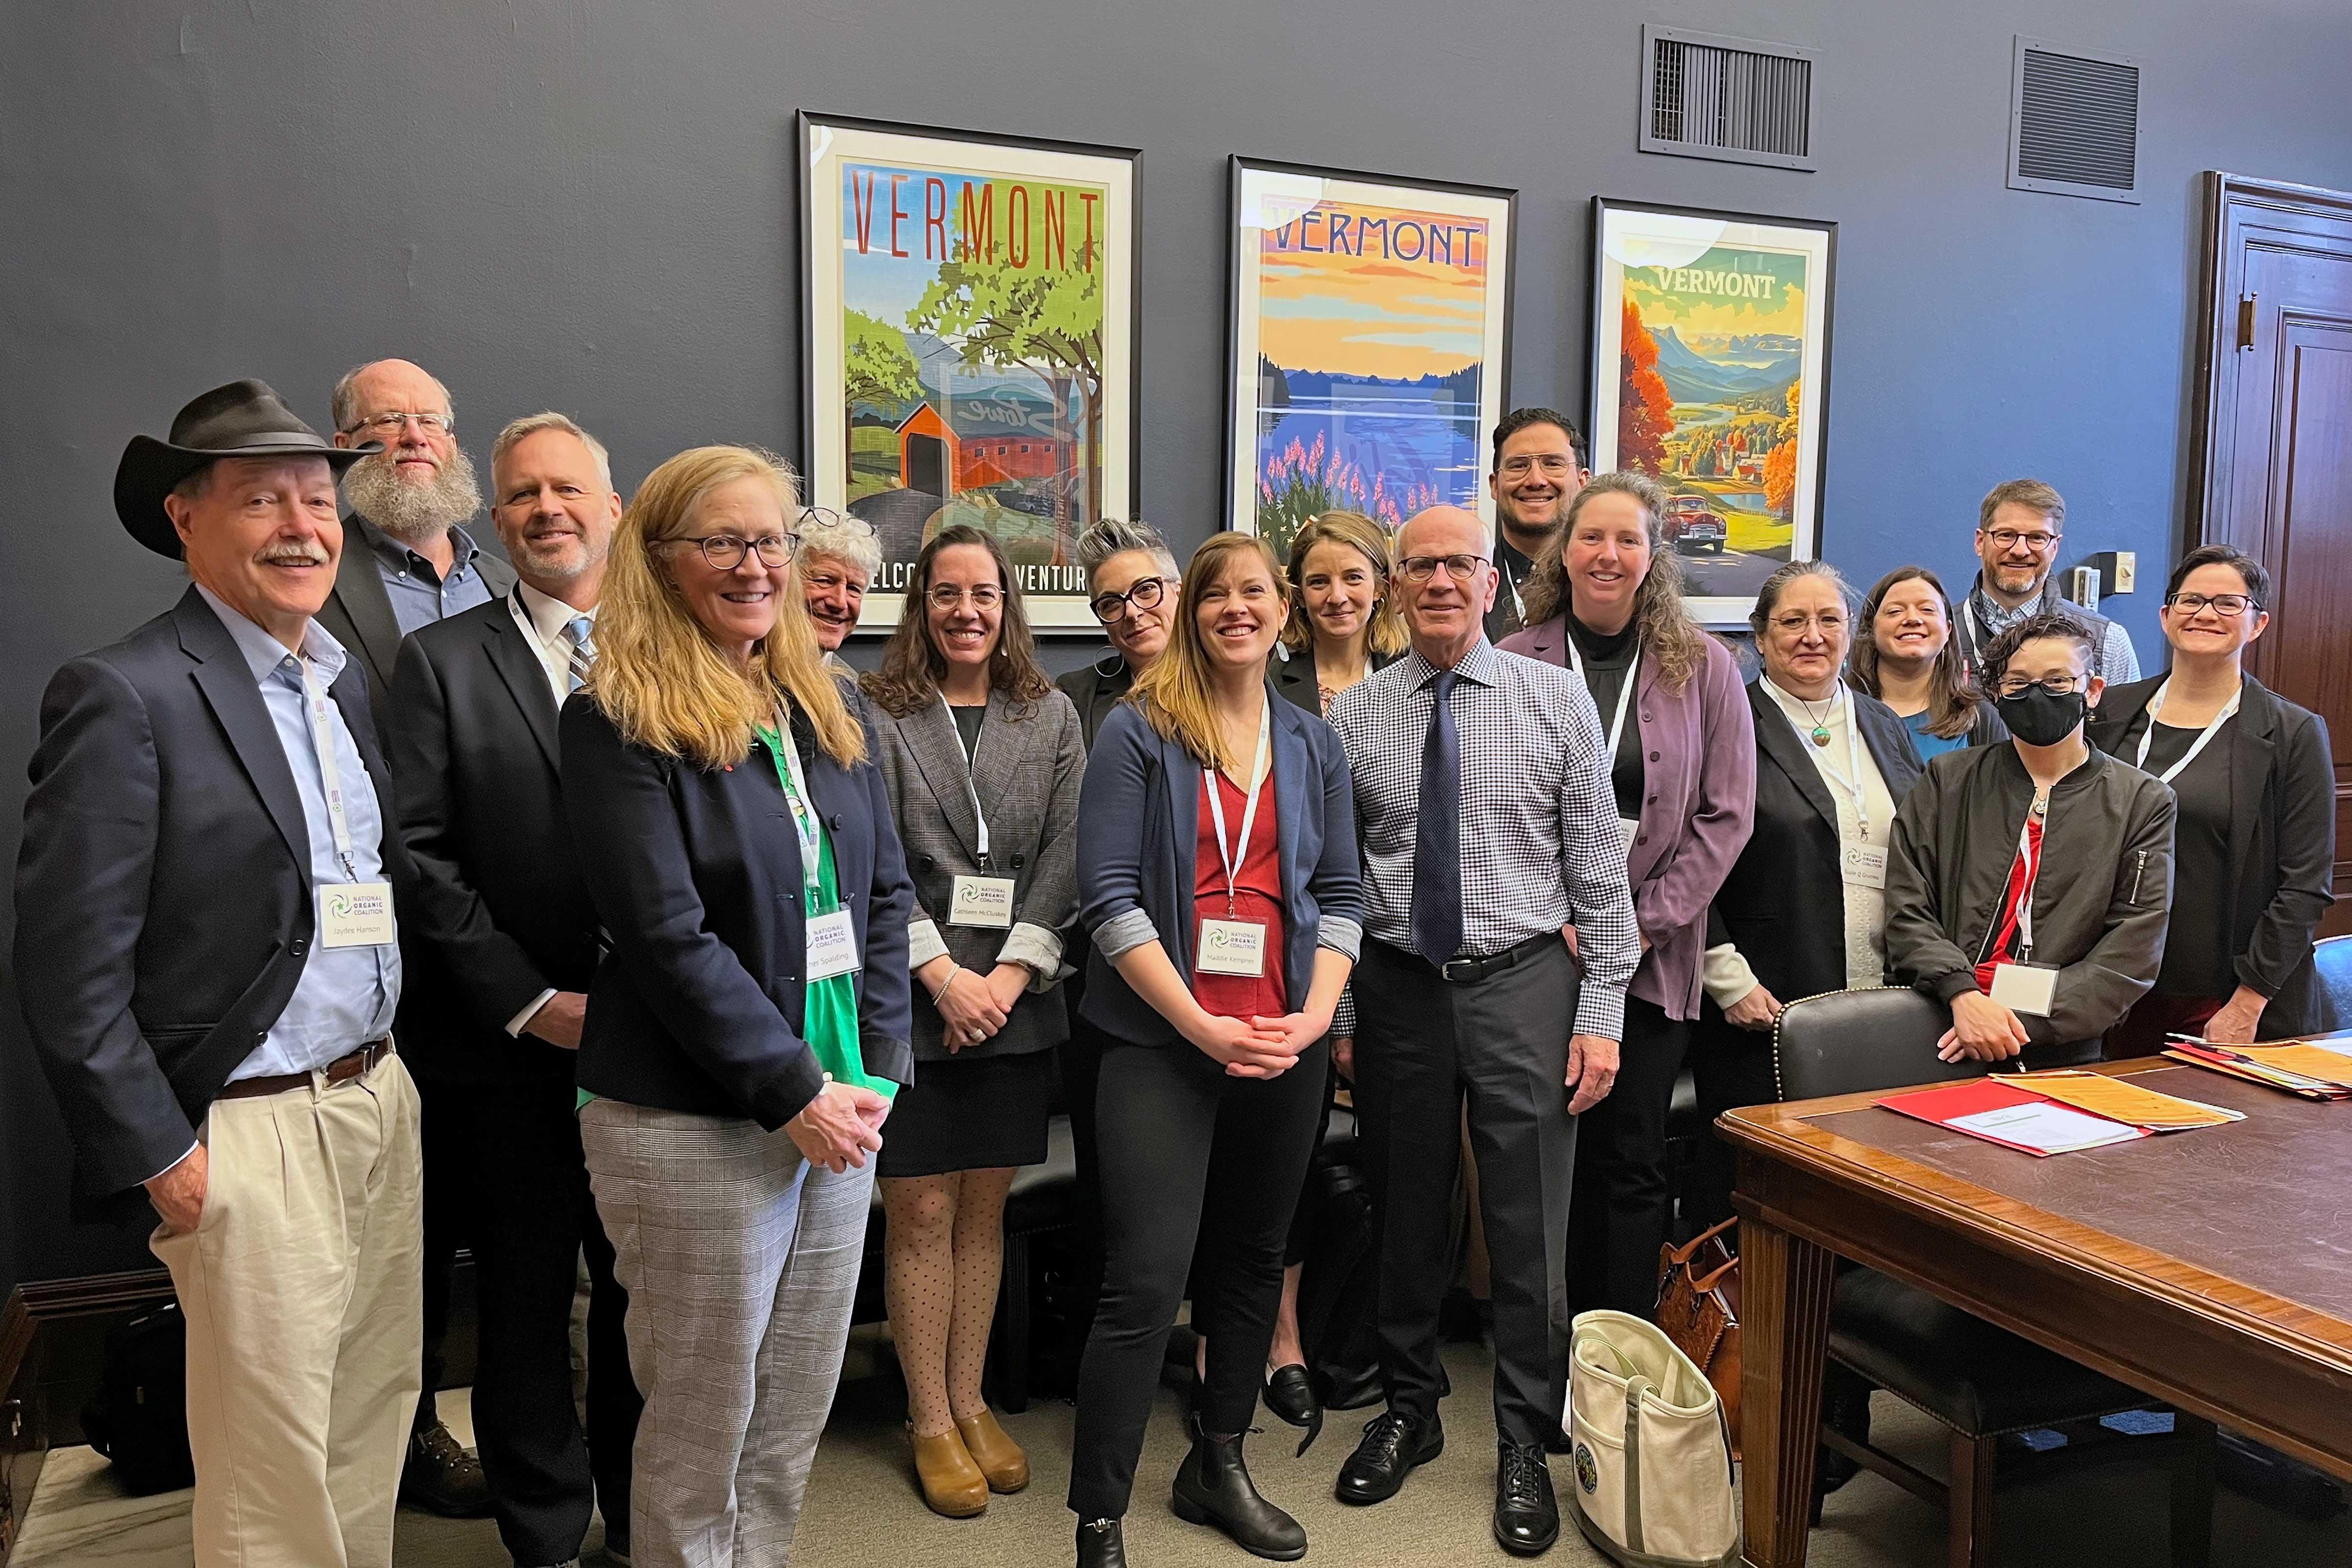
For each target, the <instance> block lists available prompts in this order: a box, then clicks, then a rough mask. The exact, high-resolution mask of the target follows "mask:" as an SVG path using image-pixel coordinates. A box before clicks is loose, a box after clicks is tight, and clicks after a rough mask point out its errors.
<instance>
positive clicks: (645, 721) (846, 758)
mask: <svg viewBox="0 0 2352 1568" xmlns="http://www.w3.org/2000/svg"><path fill="white" fill-rule="evenodd" d="M737 479H761V480H764V481H765V482H766V483H768V484H769V485H770V486H772V488H773V489H774V490H775V492H776V500H777V503H778V504H779V506H780V507H781V508H782V511H783V514H784V516H785V517H786V518H788V519H789V518H791V517H792V516H793V515H794V514H795V513H796V512H797V511H798V510H800V508H799V499H798V489H799V484H798V480H797V479H796V477H795V476H794V475H793V470H792V468H790V467H789V466H788V465H787V464H786V463H785V462H784V461H783V459H782V458H778V457H776V456H775V455H774V454H773V453H770V452H763V451H761V450H760V449H759V448H758V447H693V448H692V449H690V450H688V451H684V452H680V453H679V454H678V455H677V457H675V458H671V459H669V461H667V462H666V463H664V464H663V465H662V466H661V467H659V468H656V469H655V470H654V471H653V472H652V473H650V474H648V475H646V482H645V483H644V484H643V485H642V486H640V487H639V488H638V489H637V493H636V496H635V499H634V500H631V501H630V502H629V506H628V510H626V511H625V512H624V513H622V515H621V526H620V528H619V529H618V530H617V531H615V532H614V536H613V554H612V558H611V561H610V563H609V564H608V565H607V566H606V568H605V573H604V597H603V601H602V605H601V607H600V608H599V609H598V610H597V612H596V649H597V653H596V672H595V674H594V676H593V678H591V679H590V681H589V683H588V691H589V694H590V695H591V696H592V697H593V699H594V700H595V702H596V705H597V706H598V707H599V708H601V709H603V710H604V713H605V716H606V717H608V718H610V719H611V720H612V721H613V722H614V725H615V726H617V727H618V728H619V730H620V731H621V734H622V737H623V738H624V739H625V740H626V741H628V742H630V743H631V744H633V745H639V746H644V747H646V749H647V750H649V751H655V752H661V753H662V754H663V755H665V756H671V757H682V758H685V759H686V760H688V761H689V762H692V763H695V764H696V765H698V766H699V767H704V768H716V767H732V766H733V765H734V764H735V763H740V762H741V761H742V760H743V759H744V758H745V757H747V756H749V755H750V754H751V738H752V734H753V731H756V730H758V729H759V728H761V727H762V726H765V725H768V724H773V723H776V722H778V713H777V710H778V709H779V707H780V706H781V705H782V704H781V703H780V700H782V702H788V703H789V704H790V706H791V707H792V708H796V709H798V710H800V711H801V713H802V714H803V715H804V716H806V718H807V719H808V721H809V724H810V726H811V727H812V728H813V729H814V731H816V742H817V744H818V745H819V746H820V747H822V748H823V749H824V752H825V753H826V754H827V755H828V756H830V757H832V758H833V760H834V761H835V762H836V763H840V764H841V765H842V766H843V767H853V766H855V765H856V764H857V763H861V762H863V761H865V759H866V731H865V729H864V727H863V726H862V725H860V724H859V723H858V721H856V719H854V718H852V717H851V716H850V713H849V709H848V707H847V705H846V704H845V703H844V702H843V701H842V696H841V688H840V687H839V686H837V685H836V684H835V681H834V678H833V676H832V675H831V674H830V673H829V672H828V671H827V670H826V669H825V668H824V665H823V664H822V663H821V662H819V657H820V656H819V654H818V651H817V646H816V634H815V633H814V631H812V630H811V629H810V627H809V624H808V617H807V615H806V613H805V612H804V611H803V609H802V607H801V596H800V594H799V593H798V592H797V590H796V589H795V590H793V591H789V592H786V593H783V594H780V595H777V607H776V626H775V630H774V631H773V632H772V633H771V634H770V635H769V636H768V637H764V638H762V639H761V642H760V643H759V644H758V645H757V646H756V647H755V649H754V652H753V661H752V668H753V670H754V671H755V673H754V674H752V675H751V676H748V677H747V676H746V674H745V672H744V671H743V670H742V669H741V668H739V667H738V666H737V665H736V664H735V663H734V661H733V660H731V659H730V658H728V656H727V655H726V654H725V653H724V652H722V651H721V650H720V648H719V645H718V644H717V643H716V642H714V641H712V640H711V637H710V634H709V633H708V632H706V631H704V630H703V629H702V626H701V624H700V623H699V622H698V621H696V620H695V618H694V616H693V615H692V614H691V613H690V612H688V609H687V607H686V600H685V598H684V596H683V595H680V594H679V592H678V588H677V582H676V581H675V580H674V579H673V578H672V577H671V575H670V574H669V571H668V568H667V564H666V563H663V562H661V561H659V560H657V559H656V552H658V551H660V550H662V549H663V548H664V547H665V546H667V544H668V543H669V542H671V541H673V540H677V539H682V538H684V537H685V535H686V531H687V529H688V526H689V525H691V524H692V522H693V521H694V516H695V513H696V511H697V510H698V509H699V508H700V507H701V504H702V500H703V498H704V497H705V496H707V495H709V493H710V491H711V490H712V489H715V488H716V487H718V486H719V485H723V484H729V483H731V482H732V481H734V480H737Z"/></svg>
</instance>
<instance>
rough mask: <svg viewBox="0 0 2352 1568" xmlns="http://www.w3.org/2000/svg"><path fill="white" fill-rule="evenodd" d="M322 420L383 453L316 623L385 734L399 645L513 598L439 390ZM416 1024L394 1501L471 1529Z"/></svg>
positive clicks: (484, 1495) (456, 1088) (444, 1231)
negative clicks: (474, 530)
mask: <svg viewBox="0 0 2352 1568" xmlns="http://www.w3.org/2000/svg"><path fill="white" fill-rule="evenodd" d="M333 414H334V420H335V445H336V446H338V447H363V446H367V445H369V444H371V443H381V444H382V446H383V450H382V451H380V452H377V453H375V454H373V456H370V457H365V458H361V459H360V460H359V461H358V462H356V463H353V464H352V466H351V468H350V469H349V471H347V472H346V473H345V474H344V475H343V502H344V504H345V506H347V507H348V508H349V509H350V515H349V516H348V517H347V518H346V519H345V520H344V522H343V555H342V561H341V565H340V566H339V567H338V568H337V570H336V574H335V586H334V589H333V591H332V592H331V593H330V594H329V595H327V602H326V604H325V605H323V606H322V607H321V608H320V611H319V616H318V618H319V624H320V626H324V627H326V628H327V630H328V632H329V633H330V634H331V635H332V636H333V637H334V638H335V640H336V641H337V642H340V643H341V644H342V646H343V647H347V648H349V649H351V650H352V652H353V653H354V654H356V655H357V656H358V658H359V659H360V661H361V663H362V664H363V665H365V666H366V668H367V675H368V681H367V686H368V704H369V706H370V707H371V708H373V710H374V713H375V723H376V729H377V731H379V732H383V733H389V732H390V731H391V728H392V724H393V717H392V674H393V668H394V664H395V663H396V662H397V661H398V658H399V654H400V639H401V638H403V637H406V636H407V635H408V634H409V633H410V632H413V631H415V630H416V629H417V628H418V627H419V626H431V625H433V624H434V623H435V622H436V621H439V620H443V619H446V617H448V616H454V615H457V613H459V612H460V611H463V610H470V609H472V608H473V607H474V606H475V605H483V604H488V603H489V602H490V601H491V600H493V599H499V598H503V597H505V596H506V595H508V594H509V593H510V592H511V591H512V590H513V588H514V584H515V574H514V569H513V568H512V567H510V566H509V565H508V564H507V563H505V562H504V561H501V560H499V558H498V557H497V556H495V555H486V554H484V553H482V552H481V549H480V547H479V546H478V545H477V544H475V542H474V540H473V537H472V535H470V534H468V533H467V531H466V530H465V528H464V526H463V525H464V524H465V522H466V521H467V520H468V519H470V518H471V517H473V516H474V514H475V513H477V512H478V511H480V510H482V491H481V488H480V486H478V484H476V483H475V480H474V465H473V463H472V462H471V461H470V460H468V459H467V457H466V454H465V453H464V452H463V451H461V450H459V449H458V447H457V424H456V419H455V417H454V416H453V415H452V414H451V412H450V406H449V390H448V388H446V387H445V386H443V385H442V384H440V383H439V382H438V381H436V380H435V379H434V378H433V377H432V376H430V375H428V374H425V372H424V371H423V370H422V369H420V368H419V367H417V366H415V365H413V364H411V363H408V362H407V361H406V360H404V359H384V360H375V361H373V362H371V363H367V364H363V365H361V366H360V367H359V368H358V369H356V370H353V371H352V372H351V373H350V374H346V375H345V376H344V377H343V379H342V380H341V381H339V382H337V383H336V384H335V394H334V405H333ZM412 1003H414V999H413V998H412ZM413 1012H414V1006H412V1013H413ZM420 1022H421V1020H420V1019H419V1018H418V1017H416V1016H411V1015H410V1014H404V1015H403V1016H402V1017H401V1019H400V1020H399V1024H398V1032H399V1033H401V1034H403V1035H405V1036H408V1037H410V1038H409V1042H408V1043H409V1044H411V1045H412V1046H414V1047H419V1048H420V1049H421V1054H420V1055H419V1056H418V1058H417V1060H416V1062H415V1064H413V1065H414V1067H415V1078H416V1080H417V1090H418V1095H419V1098H420V1099H421V1100H423V1101H424V1118H423V1135H424V1146H425V1342H424V1352H425V1362H424V1375H425V1388H424V1393H423V1394H422V1396H421V1397H419V1398H418V1400H417V1402H416V1424H415V1431H414V1433H413V1435H412V1436H411V1438H410V1441H409V1448H408V1463H407V1467H406V1468H405V1469H404V1470H403V1471H402V1473H401V1479H400V1499H401V1500H402V1501H403V1502H406V1503H413V1504H415V1505H416V1506H418V1507H420V1508H425V1509H428V1510H431V1511H433V1512H435V1513H437V1514H440V1515H442V1516H443V1517H444V1518H448V1519H478V1518H480V1517H481V1516H483V1515H484V1514H487V1513H488V1512H489V1510H490V1490H489V1483H488V1479H487V1478H486V1477H485V1476H484V1475H483V1473H482V1464H481V1461H480V1460H479V1459H478V1458H476V1457H475V1456H474V1455H473V1454H472V1453H471V1452H469V1451H468V1450H467V1448H466V1447H465V1446H464V1445H463V1444H461V1443H459V1442H458V1441H457V1436H456V1435H455V1434H454V1433H452V1432H451V1431H450V1430H449V1428H448V1426H446V1425H445V1424H444V1423H443V1422H442V1420H441V1417H440V1413H439V1412H438V1411H437V1410H436V1408H435V1407H434V1398H433V1393H434V1390H435V1388H436V1386H438V1384H439V1383H440V1381H441V1368H442V1353H441V1342H442V1340H443V1339H444V1337H445V1336H446V1334H447V1331H448V1323H449V1271H450V1268H451V1267H452V1264H453V1262H454V1260H455V1258H456V1254H457V1248H458V1247H460V1246H462V1245H464V1236H463V1230H464V1226H465V1205H466V1204H467V1194H466V1193H465V1191H464V1188H463V1183H462V1180H460V1179H458V1173H461V1172H462V1171H463V1170H464V1168H465V1166H464V1162H463V1160H462V1158H461V1155H462V1151H461V1150H459V1149H457V1148H456V1147H455V1146H453V1144H452V1143H451V1142H450V1140H451V1137H452V1135H453V1133H454V1132H455V1131H456V1129H457V1125H458V1121H457V1119H456V1118H453V1117H451V1116H448V1115H443V1116H440V1117H436V1116H435V1115H434V1114H433V1107H434V1103H435V1101H436V1100H442V1101H444V1102H445V1103H446V1101H447V1100H448V1099H449V1097H450V1096H452V1095H453V1094H463V1093H464V1092H466V1091H465V1089H464V1087H463V1086H462V1085H460V1084H457V1083H454V1082H452V1081H450V1079H448V1077H447V1076H446V1075H445V1074H436V1072H435V1071H434V1063H433V1061H432V1059H431V1058H433V1057H434V1056H435V1055H436V1052H435V1050H434V1049H433V1047H434V1046H435V1045H436V1044H438V1043H439V1042H435V1041H429V1040H425V1039H422V1038H419V1037H418V1035H419V1033H420V1028H419V1026H420ZM427 1032H430V1031H429V1030H428V1031H427Z"/></svg>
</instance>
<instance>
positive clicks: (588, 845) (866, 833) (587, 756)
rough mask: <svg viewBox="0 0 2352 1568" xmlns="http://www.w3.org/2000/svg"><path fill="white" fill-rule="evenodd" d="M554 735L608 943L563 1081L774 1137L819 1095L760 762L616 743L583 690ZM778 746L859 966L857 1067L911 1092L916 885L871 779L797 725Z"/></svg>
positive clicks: (798, 942) (788, 850)
mask: <svg viewBox="0 0 2352 1568" xmlns="http://www.w3.org/2000/svg"><path fill="white" fill-rule="evenodd" d="M560 733H561V735H562V747H563V805H564V812H565V815H566V816H569V817H570V818H571V822H572V838H573V842H574V843H575V845H576V846H577V849H578V854H579V857H580V868H581V871H582V873H583V875H584V876H585V878H586V879H587V882H588V891H589V893H590V895H591V896H592V897H593V899H594V900H595V905H596V913H597V915H598V916H599V918H600V919H602V921H604V931H605V934H606V936H607V938H608V939H609V941H610V942H611V944H612V945H611V948H610V951H608V952H606V953H605V955H604V960H603V961H602V962H601V963H599V964H598V965H597V967H596V978H595V982H594V984H592V985H591V986H590V987H589V990H588V1025H587V1028H586V1030H585V1031H584V1033H583V1035H582V1037H581V1041H580V1066H579V1082H580V1087H581V1088H583V1089H586V1090H588V1091H589V1092H590V1093H592V1094H600V1095H606V1096H609V1097H611V1098H612V1099H614V1100H624V1101H625V1102H627V1103H629V1104H631V1105H645V1106H651V1107H654V1108H656V1109H657V1110H684V1111H690V1112H694V1113H696V1114H698V1115H703V1116H724V1117H750V1118H751V1119H752V1120H754V1121H757V1122H759V1124H760V1125H761V1126H762V1127H764V1128H766V1129H767V1130H768V1131H771V1132H772V1131H775V1130H776V1129H777V1128H779V1127H782V1125H783V1124H784V1123H785V1122H787V1121H791V1120H792V1119H793V1117H794V1116H797V1115H798V1114H800V1110H801V1108H802V1107H803V1106H804V1105H806V1104H807V1103H808V1102H809V1101H810V1100H814V1099H815V1098H816V1096H817V1093H818V1091H819V1090H821V1089H823V1088H824V1068H821V1067H820V1066H819V1065H818V1063H817V1058H816V1053H815V1052H814V1051H812V1050H811V1049H810V1048H809V1047H808V1044H807V1042H806V1041H805V1040H803V1038H802V1037H801V1028H802V1026H803V1018H804V1015H803V1012H802V984H803V983H802V980H801V970H802V958H803V953H804V952H806V945H805V929H806V923H807V922H806V921H805V920H804V918H803V915H802V908H803V905H802V881H801V851H800V837H799V835H797V834H796V833H794V832H793V826H792V808H791V807H790V806H789V805H786V803H785V801H784V790H783V785H782V784H781V783H779V782H778V781H777V778H776V769H775V764H774V763H773V762H772V760H771V759H770V758H769V756H768V755H767V753H766V752H763V751H761V750H760V749H758V748H756V747H755V748H754V749H753V750H752V752H751V755H750V756H749V757H748V758H746V759H745V760H744V761H743V762H740V763H736V764H735V765H734V766H732V767H724V768H703V767H698V766H696V765H695V764H694V763H689V762H685V761H683V760H681V759H678V758H676V757H665V756H663V755H661V754H659V753H658V752H652V751H648V750H646V748H645V747H643V746H637V745H632V744H630V743H629V742H625V741H624V740H623V739H622V738H621V733H620V731H618V730H617V729H615V728H614V725H613V721H611V720H610V719H607V718H606V717H605V716H604V710H603V709H601V708H598V707H597V706H596V704H595V701H594V700H593V699H592V698H590V697H589V696H588V695H587V694H585V693H579V694H575V695H574V696H573V697H572V700H570V701H569V702H566V703H565V704H564V705H563V719H562V724H561V726H560ZM793 742H794V743H795V744H796V745H797V746H798V747H799V750H800V753H801V760H802V763H803V768H804V769H805V776H806V777H807V779H808V783H809V793H810V795H813V796H814V804H815V805H816V808H817V810H818V811H819V812H820V813H821V814H822V815H823V816H824V824H825V828H826V830H827V832H828V833H829V834H830V835H831V837H832V839H833V854H834V864H835V871H836V875H837V876H838V878H839V882H840V888H841V897H842V902H843V904H844V905H845V907H846V908H847V909H848V910H849V912H850V924H851V929H852V930H853V931H855V933H856V938H857V951H858V952H859V953H860V954H861V955H862V957H863V958H864V961H865V966H864V967H863V968H862V969H861V970H859V971H858V976H857V1025H858V1032H859V1035H860V1037H861V1041H860V1043H861V1048H862V1052H863V1055H864V1058H865V1063H866V1071H867V1072H869V1073H872V1074H874V1075H876V1076H877V1077H880V1078H887V1079H891V1080H892V1081H894V1082H897V1083H911V1082H913V1081H914V1077H915V1065H914V1053H913V1050H912V1048H911V1047H910V1046H909V1044H908V1040H909V1037H911V1035H912V1033H913V1021H912V1014H911V1011H910V1009H909V1007H908V996H907V985H908V982H907V919H908V915H909V914H911V913H912V912H913V910H914V907H915V889H914V886H913V884H912V883H910V882H908V879H907V867H906V863H905V860H904V858H903V857H902V856H901V855H900V853H899V849H898V831H897V829H896V828H895V827H894V826H892V823H891V818H890V796H889V795H888V793H887V791H886V790H885V789H884V788H883V784H882V773H881V770H879V769H878V768H877V767H876V766H875V765H874V764H873V763H871V762H865V763H859V764H858V765H857V766H856V768H855V769H845V768H843V767H842V766H841V765H840V764H839V763H835V762H834V760H833V759H832V758H831V757H829V756H827V755H826V754H825V753H824V752H820V751H818V750H817V749H816V742H815V737H814V734H813V733H812V732H811V731H810V730H809V728H808V725H807V721H805V720H803V719H801V718H800V717H799V716H798V715H797V714H796V715H795V716H794V719H793Z"/></svg>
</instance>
